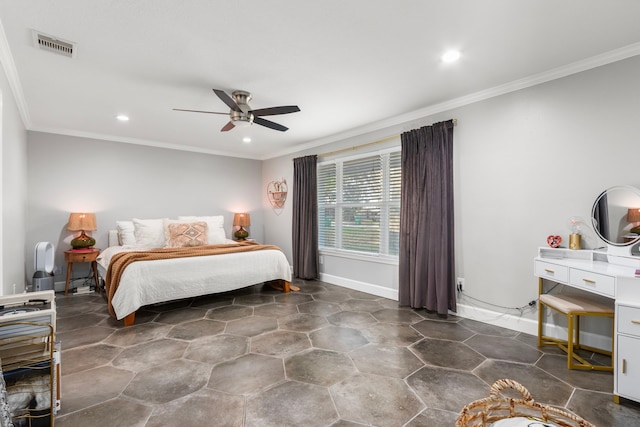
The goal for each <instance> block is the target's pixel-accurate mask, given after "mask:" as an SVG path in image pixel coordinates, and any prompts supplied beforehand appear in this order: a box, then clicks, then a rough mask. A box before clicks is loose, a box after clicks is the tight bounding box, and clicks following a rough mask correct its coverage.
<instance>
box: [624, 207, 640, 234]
mask: <svg viewBox="0 0 640 427" xmlns="http://www.w3.org/2000/svg"><path fill="white" fill-rule="evenodd" d="M627 222H630V223H631V224H633V228H631V230H630V231H631V232H632V233H636V234H640V225H638V223H640V208H630V209H629V210H628V211H627Z"/></svg>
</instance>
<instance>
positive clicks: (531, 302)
mask: <svg viewBox="0 0 640 427" xmlns="http://www.w3.org/2000/svg"><path fill="white" fill-rule="evenodd" d="M458 294H459V295H462V296H463V297H464V298H468V299H471V300H474V301H477V302H480V303H482V304H486V305H490V306H492V307H497V308H502V309H504V310H518V311H519V312H520V315H521V316H522V315H523V314H524V310H526V309H527V308H529V309H532V310H533V309H534V308H535V306H536V305H537V304H538V301H537V300H531V301H529V302H528V303H527V304H525V305H523V306H520V307H507V306H504V305H498V304H493V303H491V302H489V301H484V300H481V299H479V298H474V297H472V296H470V295H468V294H467V293H465V292H464V291H463V290H461V289H458Z"/></svg>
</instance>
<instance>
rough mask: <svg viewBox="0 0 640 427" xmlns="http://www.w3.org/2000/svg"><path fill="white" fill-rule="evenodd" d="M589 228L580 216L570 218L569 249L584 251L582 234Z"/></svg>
mask: <svg viewBox="0 0 640 427" xmlns="http://www.w3.org/2000/svg"><path fill="white" fill-rule="evenodd" d="M586 227H587V224H586V221H585V220H584V219H582V218H580V217H579V216H572V217H571V218H569V230H571V234H570V235H569V249H575V250H577V249H582V234H583V233H584V231H585V229H586Z"/></svg>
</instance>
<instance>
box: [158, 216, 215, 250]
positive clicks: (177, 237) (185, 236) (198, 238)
mask: <svg viewBox="0 0 640 427" xmlns="http://www.w3.org/2000/svg"><path fill="white" fill-rule="evenodd" d="M206 244H207V223H206V222H187V223H170V224H169V241H168V242H167V247H169V248H187V247H193V246H202V245H206Z"/></svg>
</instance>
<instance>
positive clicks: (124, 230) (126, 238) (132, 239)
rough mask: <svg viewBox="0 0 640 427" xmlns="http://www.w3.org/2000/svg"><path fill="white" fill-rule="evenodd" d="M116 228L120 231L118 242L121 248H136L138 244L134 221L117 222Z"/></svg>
mask: <svg viewBox="0 0 640 427" xmlns="http://www.w3.org/2000/svg"><path fill="white" fill-rule="evenodd" d="M116 228H117V229H118V241H119V243H120V245H121V246H134V245H135V244H136V236H135V234H134V233H133V231H134V227H133V221H116Z"/></svg>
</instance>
